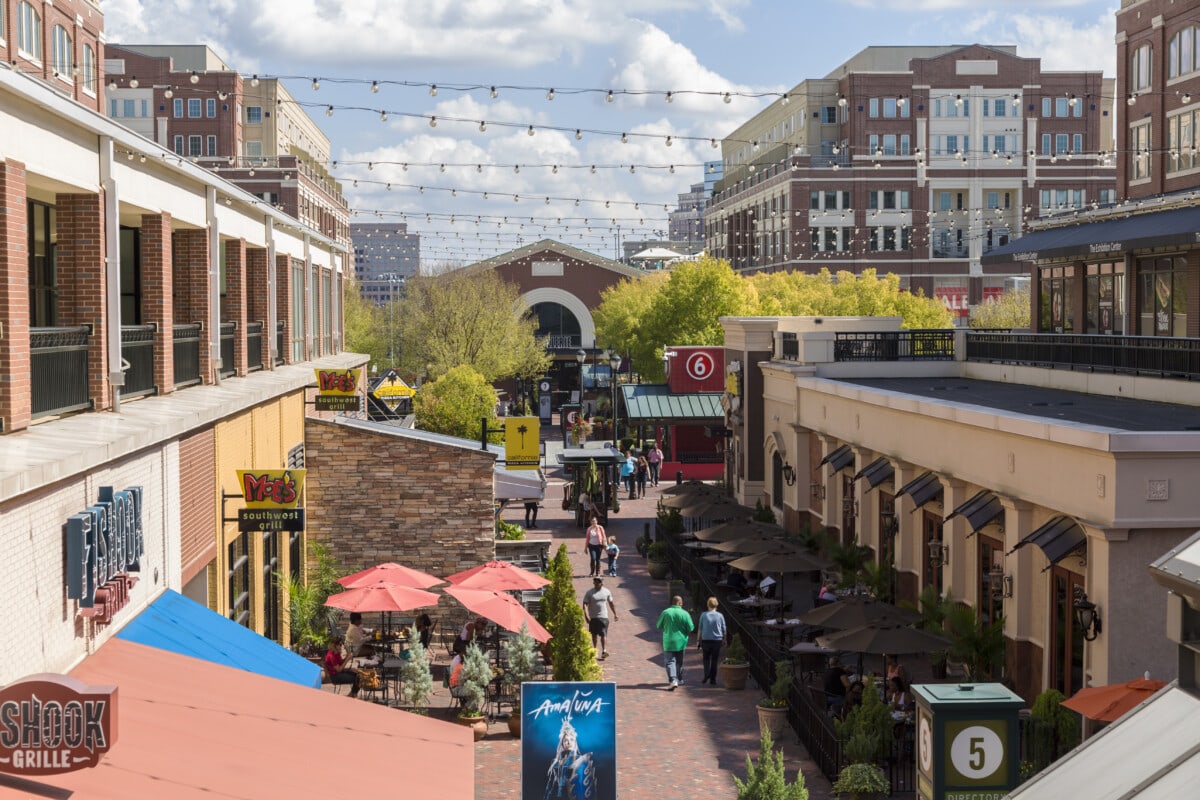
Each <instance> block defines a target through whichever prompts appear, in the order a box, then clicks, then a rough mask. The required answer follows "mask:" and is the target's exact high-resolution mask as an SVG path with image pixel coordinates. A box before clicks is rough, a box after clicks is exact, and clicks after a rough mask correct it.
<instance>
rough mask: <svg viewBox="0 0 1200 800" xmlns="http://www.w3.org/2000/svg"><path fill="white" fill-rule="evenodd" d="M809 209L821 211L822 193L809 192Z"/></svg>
mask: <svg viewBox="0 0 1200 800" xmlns="http://www.w3.org/2000/svg"><path fill="white" fill-rule="evenodd" d="M808 207H809V208H810V209H814V210H817V211H819V210H820V209H821V193H820V192H809V193H808Z"/></svg>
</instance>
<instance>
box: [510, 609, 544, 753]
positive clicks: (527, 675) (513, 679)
mask: <svg viewBox="0 0 1200 800" xmlns="http://www.w3.org/2000/svg"><path fill="white" fill-rule="evenodd" d="M535 644H536V643H535V642H534V640H533V637H532V636H530V635H529V628H528V627H527V626H526V625H524V624H522V625H521V632H520V633H518V634H517V635H516V636H514V637H513V638H511V639H508V640H506V641H505V642H504V645H503V647H504V661H505V667H504V682H505V684H507V685H508V686H510V687H511V688H512V690H513V691H514V693H515V697H516V700H515V701H513V707H512V713H511V714H509V715H508V732H509V733H511V734H512V735H513V736H515V737H517V738H518V739H520V738H521V684H522V683H525V682H526V681H531V680H533V676H534V672H535V671H536V669H537V654H536V653H535V652H534V645H535Z"/></svg>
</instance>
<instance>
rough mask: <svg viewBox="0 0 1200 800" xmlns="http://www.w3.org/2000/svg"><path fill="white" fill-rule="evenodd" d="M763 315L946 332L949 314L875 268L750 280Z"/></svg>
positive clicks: (762, 275)
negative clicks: (896, 320) (886, 322)
mask: <svg viewBox="0 0 1200 800" xmlns="http://www.w3.org/2000/svg"><path fill="white" fill-rule="evenodd" d="M747 280H749V281H750V282H751V283H752V284H753V285H754V287H755V292H756V294H757V297H758V305H757V307H756V308H755V310H754V313H755V314H758V315H761V316H839V317H901V318H902V319H903V322H902V323H901V327H902V328H948V327H950V325H951V319H950V312H949V311H947V310H946V307H945V305H943V304H942V303H941V302H940V301H938V300H936V299H934V298H929V297H925V296H924V295H922V294H912V293H911V292H906V291H903V290H901V288H900V278H899V276H898V275H896V274H894V273H887V274H886V275H883V276H880V275H879V274H878V273H877V272H876V271H875V270H874V269H865V270H863V271H862V273H860V274H855V273H852V272H848V271H841V272H838V273H837V274H836V275H834V274H833V273H831V272H830V271H829V270H827V269H822V270H821V271H820V272H818V273H817V274H816V275H810V274H807V273H802V272H769V273H758V274H755V275H752V276H750V277H749V278H748V279H747Z"/></svg>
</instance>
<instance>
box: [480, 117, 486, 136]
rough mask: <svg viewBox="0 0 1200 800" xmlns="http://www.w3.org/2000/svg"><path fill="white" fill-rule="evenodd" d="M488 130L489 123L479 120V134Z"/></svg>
mask: <svg viewBox="0 0 1200 800" xmlns="http://www.w3.org/2000/svg"><path fill="white" fill-rule="evenodd" d="M486 130H487V122H485V121H484V120H479V132H480V133H483V132H484V131H486Z"/></svg>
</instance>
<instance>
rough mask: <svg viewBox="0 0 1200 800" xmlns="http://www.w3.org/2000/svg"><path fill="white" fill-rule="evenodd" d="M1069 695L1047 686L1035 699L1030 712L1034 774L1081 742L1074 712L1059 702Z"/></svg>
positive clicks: (1030, 742) (1030, 748)
mask: <svg viewBox="0 0 1200 800" xmlns="http://www.w3.org/2000/svg"><path fill="white" fill-rule="evenodd" d="M1065 699H1066V698H1065V697H1063V694H1062V692H1060V691H1058V690H1057V689H1047V690H1046V691H1044V692H1042V693H1041V694H1039V695H1038V696H1037V699H1035V700H1034V701H1033V708H1032V709H1030V712H1029V757H1030V759H1031V760H1032V762H1033V763H1032V765H1031V770H1032V773H1033V774H1036V773H1038V772H1041V771H1042V770H1043V769H1045V768H1046V767H1048V766H1050V765H1051V764H1053V763H1054V762H1055V760H1057V759H1058V757H1059V756H1061V755H1062V754H1063V753H1066V752H1067V751H1068V750H1070V749H1071V748H1073V747H1075V745H1077V744H1078V743H1079V725H1078V723H1077V722H1076V720H1075V715H1074V714H1073V713H1072V712H1071V711H1069V710H1067V709H1065V708H1063V707H1062V706H1061V705H1059V704H1060V703H1062V701H1063V700H1065Z"/></svg>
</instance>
